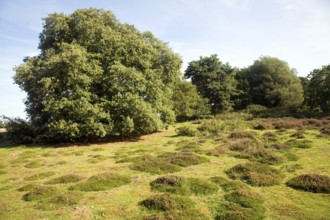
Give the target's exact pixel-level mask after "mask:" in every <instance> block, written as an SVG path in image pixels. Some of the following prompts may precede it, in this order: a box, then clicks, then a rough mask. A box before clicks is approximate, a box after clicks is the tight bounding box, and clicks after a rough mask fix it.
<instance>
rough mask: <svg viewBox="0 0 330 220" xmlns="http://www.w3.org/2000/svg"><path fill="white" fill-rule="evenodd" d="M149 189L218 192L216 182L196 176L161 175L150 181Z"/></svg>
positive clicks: (202, 192) (193, 192)
mask: <svg viewBox="0 0 330 220" xmlns="http://www.w3.org/2000/svg"><path fill="white" fill-rule="evenodd" d="M150 186H151V189H152V190H156V191H160V192H168V193H174V194H180V195H191V194H194V195H210V194H214V193H216V192H218V190H219V187H218V186H217V184H215V183H213V182H211V181H207V180H202V179H198V178H187V179H185V178H182V177H178V176H163V177H159V178H157V179H156V180H154V181H152V182H151V183H150Z"/></svg>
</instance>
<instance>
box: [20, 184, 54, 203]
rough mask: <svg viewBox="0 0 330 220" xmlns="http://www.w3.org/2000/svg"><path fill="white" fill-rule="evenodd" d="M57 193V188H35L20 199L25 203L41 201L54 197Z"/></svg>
mask: <svg viewBox="0 0 330 220" xmlns="http://www.w3.org/2000/svg"><path fill="white" fill-rule="evenodd" d="M57 192H58V190H57V188H55V187H53V186H36V187H34V188H32V189H31V191H30V192H28V193H26V194H25V195H24V196H23V198H22V199H23V200H25V201H35V200H42V199H45V198H49V197H52V196H54V195H56V194H57Z"/></svg>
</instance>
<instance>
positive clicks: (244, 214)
mask: <svg viewBox="0 0 330 220" xmlns="http://www.w3.org/2000/svg"><path fill="white" fill-rule="evenodd" d="M258 208H259V209H260V210H255V209H253V208H244V207H242V206H241V205H239V204H236V203H233V202H231V203H229V204H227V205H225V206H224V207H221V211H220V212H219V213H218V215H217V216H216V217H215V219H216V220H251V219H256V220H261V219H265V216H264V212H265V211H264V210H263V209H264V208H263V207H262V206H261V207H260V206H259V207H258Z"/></svg>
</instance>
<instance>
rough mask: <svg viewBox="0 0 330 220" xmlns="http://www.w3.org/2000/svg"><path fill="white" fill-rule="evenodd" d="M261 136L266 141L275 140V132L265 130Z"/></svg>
mask: <svg viewBox="0 0 330 220" xmlns="http://www.w3.org/2000/svg"><path fill="white" fill-rule="evenodd" d="M262 137H263V138H264V139H265V140H266V141H272V142H275V141H276V140H277V135H276V133H275V132H271V131H268V132H265V133H264V134H263V135H262Z"/></svg>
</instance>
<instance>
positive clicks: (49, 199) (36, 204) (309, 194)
mask: <svg viewBox="0 0 330 220" xmlns="http://www.w3.org/2000/svg"><path fill="white" fill-rule="evenodd" d="M236 116H237V117H238V118H235V117H236ZM286 120H287V119H277V118H276V119H272V118H268V119H253V120H245V118H244V117H241V116H239V115H235V114H233V115H229V116H226V115H223V116H220V117H219V118H218V119H217V118H214V119H211V120H210V119H209V120H207V121H204V120H199V121H196V122H193V123H192V122H184V123H178V124H175V125H173V126H170V127H169V129H168V130H163V131H160V132H156V133H154V134H151V135H146V136H141V137H140V138H139V139H136V140H133V141H117V142H111V143H98V144H89V145H85V146H83V144H79V146H74V145H72V146H68V145H65V146H64V145H63V146H61V145H57V146H51V145H48V146H36V145H31V146H24V145H19V146H13V145H11V146H5V147H1V148H0V161H1V162H0V219H6V220H11V219H13V220H14V219H26V220H32V219H54V220H57V219H64V220H69V219H114V220H120V219H141V220H142V219H158V220H160V219H162V220H165V219H171V220H173V219H179V220H180V219H183V220H185V219H201V220H204V219H270V220H282V219H288V220H295V219H313V220H314V219H316V220H325V219H330V214H329V211H328V210H329V207H330V199H329V193H327V191H326V189H327V187H326V186H327V181H324V178H323V177H321V178H320V177H319V176H317V177H315V176H314V175H315V174H322V176H327V177H329V176H330V164H329V161H330V158H329V157H330V147H329V146H330V139H329V136H328V135H327V134H325V133H322V135H319V134H320V132H321V129H323V128H324V127H325V124H323V122H322V121H321V119H317V120H308V121H307V119H293V118H290V119H289V120H288V122H287V121H286ZM277 121H281V123H276V122H277ZM304 121H306V123H308V124H306V125H305V124H304V123H305V122H304ZM321 123H322V124H321ZM301 124H304V127H305V128H304V132H303V138H299V137H298V136H299V134H297V131H298V132H300V131H302V130H301V129H300V128H301ZM257 125H262V126H263V128H262V129H254V128H255V127H256V126H257ZM275 125H277V126H278V127H279V129H278V130H276V129H275ZM183 126H186V127H196V128H198V130H199V132H200V135H198V136H194V137H188V136H178V135H177V133H176V132H175V130H176V128H179V127H183ZM214 126H215V127H214ZM305 174H309V175H308V178H309V177H311V178H309V179H308V178H307V177H306V176H305V177H304V175H305ZM312 175H313V176H312ZM302 176H303V177H304V178H302ZM314 177H315V178H314ZM290 183H292V184H291V185H290ZM293 184H295V186H294V185H293ZM145 200H148V201H149V205H148V206H144V205H139V204H141V202H142V201H145ZM164 203H165V204H164ZM153 207H160V208H153Z"/></svg>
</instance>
